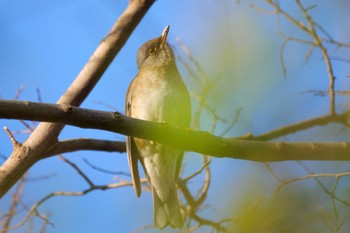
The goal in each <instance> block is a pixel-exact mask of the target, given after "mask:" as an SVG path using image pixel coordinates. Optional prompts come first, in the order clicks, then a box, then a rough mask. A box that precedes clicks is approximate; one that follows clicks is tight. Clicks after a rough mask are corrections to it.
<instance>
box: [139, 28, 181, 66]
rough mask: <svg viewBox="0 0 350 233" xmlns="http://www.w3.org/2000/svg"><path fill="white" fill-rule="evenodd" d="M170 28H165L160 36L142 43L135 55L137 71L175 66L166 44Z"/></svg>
mask: <svg viewBox="0 0 350 233" xmlns="http://www.w3.org/2000/svg"><path fill="white" fill-rule="evenodd" d="M169 28H170V26H169V25H168V26H166V27H165V29H164V30H163V32H162V35H161V36H160V37H158V38H155V39H152V40H149V41H147V42H146V43H144V44H143V45H142V46H141V47H140V48H139V50H138V53H137V66H138V68H139V69H141V68H144V67H147V68H157V67H164V66H168V65H172V64H175V57H174V53H173V51H172V49H171V47H170V45H169V44H168V43H167V42H166V39H167V36H168V32H169Z"/></svg>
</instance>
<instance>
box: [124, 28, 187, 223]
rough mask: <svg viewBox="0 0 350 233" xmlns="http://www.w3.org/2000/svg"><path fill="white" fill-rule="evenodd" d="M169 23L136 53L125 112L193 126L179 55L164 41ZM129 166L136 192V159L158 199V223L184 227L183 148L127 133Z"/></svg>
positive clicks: (137, 188)
mask: <svg viewBox="0 0 350 233" xmlns="http://www.w3.org/2000/svg"><path fill="white" fill-rule="evenodd" d="M168 31H169V26H167V27H166V28H165V29H164V31H163V33H162V35H161V36H160V37H158V38H156V39H153V40H150V41H147V42H146V43H144V44H143V45H142V46H141V47H140V49H139V51H138V54H137V65H138V68H139V73H138V74H137V75H136V77H135V78H134V80H133V81H132V83H131V84H130V86H129V89H128V92H127V95H126V107H125V112H126V115H127V116H130V117H133V118H138V119H142V120H148V121H155V122H166V123H168V124H170V125H173V126H178V127H189V126H190V121H191V103H190V97H189V94H188V91H187V88H186V86H185V84H184V83H183V81H182V79H181V76H180V74H179V72H178V70H177V67H176V63H175V57H174V54H173V51H172V49H171V47H170V46H169V44H168V43H167V42H166V38H167V35H168ZM126 142H127V152H128V161H129V167H130V170H131V174H132V179H133V182H134V189H135V192H136V194H137V196H140V194H141V185H140V177H139V171H138V161H140V162H141V164H142V167H143V169H144V171H145V174H146V176H147V178H148V181H149V182H150V185H151V187H152V193H153V201H154V222H155V226H156V227H158V228H164V227H166V226H167V225H169V224H170V225H171V226H172V227H178V228H180V227H182V226H183V217H182V215H181V211H180V207H179V201H178V197H177V192H176V187H175V183H176V180H177V177H178V175H179V170H180V167H181V162H182V157H183V151H181V150H179V149H177V148H173V147H170V146H167V145H161V144H159V143H157V142H151V141H147V140H143V139H138V138H132V137H127V141H126Z"/></svg>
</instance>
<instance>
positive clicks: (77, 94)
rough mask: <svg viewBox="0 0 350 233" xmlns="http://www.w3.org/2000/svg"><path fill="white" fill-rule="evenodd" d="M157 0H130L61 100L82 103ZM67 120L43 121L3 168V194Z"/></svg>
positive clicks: (52, 141)
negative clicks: (61, 122) (60, 121)
mask: <svg viewBox="0 0 350 233" xmlns="http://www.w3.org/2000/svg"><path fill="white" fill-rule="evenodd" d="M153 2H154V0H130V1H129V5H128V6H127V8H126V9H125V11H124V12H123V14H122V15H121V16H120V17H119V18H118V20H117V21H116V23H115V24H114V25H113V27H112V28H111V30H110V32H109V33H108V35H107V36H106V37H105V38H104V39H103V40H102V42H101V43H100V45H99V46H98V47H97V49H96V50H95V52H94V53H93V54H92V56H91V57H90V59H89V61H88V62H87V64H86V65H85V67H84V68H83V69H82V70H81V72H80V73H79V75H78V76H77V77H76V79H75V80H74V81H73V83H72V84H71V85H70V87H69V88H68V89H67V91H66V92H65V93H64V94H63V95H62V96H61V98H60V99H59V100H58V102H57V103H59V104H71V105H74V106H79V105H80V104H81V103H82V102H83V100H84V99H85V98H86V97H87V95H88V94H89V93H90V91H91V90H92V89H93V88H94V86H95V84H96V83H97V82H98V80H99V79H100V77H101V76H102V74H103V73H104V71H105V70H106V69H107V67H108V66H109V64H110V63H111V62H112V60H113V59H114V57H115V56H116V54H117V53H118V52H119V50H120V49H121V48H122V47H123V45H124V43H125V42H126V40H127V38H128V37H129V36H130V34H131V33H132V31H133V30H134V29H135V27H136V25H137V24H138V23H139V22H140V21H141V19H142V18H143V16H144V15H145V13H146V12H147V10H148V9H149V8H150V7H151V6H152V4H153ZM63 127H64V124H51V123H41V124H39V125H38V127H37V128H36V129H35V130H34V132H33V133H32V134H31V135H30V136H29V138H28V139H27V140H26V141H25V142H24V143H23V145H21V146H20V147H18V148H17V149H15V150H14V151H13V153H12V154H11V156H10V157H9V158H8V159H7V160H6V161H5V163H4V164H3V165H2V167H1V169H0V183H1V185H0V197H2V196H3V195H4V194H5V193H6V192H7V191H8V190H9V189H10V188H11V187H12V186H13V185H14V184H15V183H16V182H17V181H18V180H19V179H20V177H21V176H22V175H23V174H24V173H25V172H26V171H27V170H28V169H29V168H30V167H31V166H32V165H33V164H35V163H36V162H37V161H38V160H40V159H41V158H42V155H43V154H44V152H45V151H47V150H48V149H49V147H51V146H52V145H54V144H55V143H56V142H57V138H58V135H59V134H60V132H61V130H62V129H63Z"/></svg>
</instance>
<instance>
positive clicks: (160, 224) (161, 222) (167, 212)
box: [152, 187, 183, 228]
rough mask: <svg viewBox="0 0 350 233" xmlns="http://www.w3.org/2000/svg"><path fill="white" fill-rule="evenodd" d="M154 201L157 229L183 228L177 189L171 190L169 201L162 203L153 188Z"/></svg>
mask: <svg viewBox="0 0 350 233" xmlns="http://www.w3.org/2000/svg"><path fill="white" fill-rule="evenodd" d="M152 191H153V201H154V224H155V226H156V227H157V228H164V227H166V226H167V225H169V224H170V225H171V226H172V227H175V228H182V226H183V219H182V215H181V211H180V206H179V200H178V198H177V193H176V189H175V187H174V188H173V189H172V190H170V192H169V195H168V199H167V200H166V201H164V202H163V201H162V200H161V199H160V198H159V196H158V194H157V192H156V191H155V190H154V188H153V190H152Z"/></svg>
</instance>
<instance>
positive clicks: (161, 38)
mask: <svg viewBox="0 0 350 233" xmlns="http://www.w3.org/2000/svg"><path fill="white" fill-rule="evenodd" d="M169 29H170V25H168V26H166V27H165V28H164V30H163V32H162V35H161V36H160V46H163V45H164V44H165V42H166V38H167V37H168V32H169Z"/></svg>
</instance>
